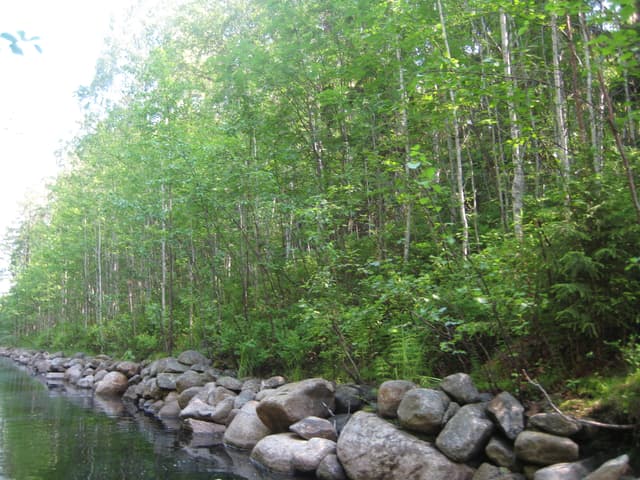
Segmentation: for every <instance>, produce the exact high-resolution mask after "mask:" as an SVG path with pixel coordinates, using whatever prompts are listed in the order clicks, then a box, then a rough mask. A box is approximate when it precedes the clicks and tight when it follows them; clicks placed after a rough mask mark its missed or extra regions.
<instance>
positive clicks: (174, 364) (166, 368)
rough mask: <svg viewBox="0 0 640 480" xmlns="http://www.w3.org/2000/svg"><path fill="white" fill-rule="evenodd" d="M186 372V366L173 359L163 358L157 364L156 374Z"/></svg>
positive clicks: (187, 368)
mask: <svg viewBox="0 0 640 480" xmlns="http://www.w3.org/2000/svg"><path fill="white" fill-rule="evenodd" d="M187 370H189V367H188V366H187V365H185V364H184V363H180V362H179V361H178V360H176V359H175V358H173V357H167V358H164V359H162V360H160V361H159V363H158V373H184V372H186V371H187Z"/></svg>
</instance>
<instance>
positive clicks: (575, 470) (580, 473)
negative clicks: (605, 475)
mask: <svg viewBox="0 0 640 480" xmlns="http://www.w3.org/2000/svg"><path fill="white" fill-rule="evenodd" d="M593 467H594V462H593V460H591V459H588V460H583V461H581V462H571V463H557V464H555V465H551V466H549V467H544V468H541V469H539V470H536V472H535V474H534V475H533V478H534V480H581V479H583V478H585V476H586V475H588V474H589V472H591V471H592V470H593Z"/></svg>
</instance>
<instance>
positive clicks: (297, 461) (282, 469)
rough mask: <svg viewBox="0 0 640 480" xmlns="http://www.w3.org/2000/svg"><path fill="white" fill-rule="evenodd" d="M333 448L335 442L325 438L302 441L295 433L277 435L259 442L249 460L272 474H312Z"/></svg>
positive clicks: (333, 450)
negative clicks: (297, 472)
mask: <svg viewBox="0 0 640 480" xmlns="http://www.w3.org/2000/svg"><path fill="white" fill-rule="evenodd" d="M335 448H336V447H335V442H332V441H331V440H327V439H325V438H312V439H311V440H303V439H301V438H300V437H298V436H297V435H296V434H295V433H278V434H275V435H269V436H267V437H264V438H263V439H262V440H260V441H259V442H258V443H257V444H256V446H255V447H254V448H253V450H252V451H251V459H252V460H253V461H254V462H257V463H258V464H260V465H262V466H264V467H265V468H267V469H268V470H271V471H273V472H279V473H284V474H287V475H293V474H294V473H295V472H296V471H299V472H314V471H315V470H316V469H317V468H318V465H319V464H320V462H321V461H322V459H323V458H324V457H325V456H327V455H329V454H330V453H335Z"/></svg>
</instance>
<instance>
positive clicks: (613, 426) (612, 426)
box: [522, 370, 640, 430]
mask: <svg viewBox="0 0 640 480" xmlns="http://www.w3.org/2000/svg"><path fill="white" fill-rule="evenodd" d="M522 374H523V375H524V378H525V379H526V380H527V382H529V383H530V384H531V385H533V386H534V387H536V388H537V389H538V390H540V391H541V392H542V394H543V395H544V397H545V398H546V400H547V402H548V403H549V406H550V407H551V408H552V409H553V410H554V411H555V412H556V413H557V414H558V415H560V416H561V417H562V418H564V419H565V420H568V421H570V422H579V423H581V424H583V425H591V426H593V427H600V428H610V429H614V430H633V429H635V428H638V427H640V424H637V423H636V424H627V425H616V424H614V423H602V422H598V421H596V420H587V419H584V418H575V417H572V416H570V415H567V414H566V413H564V412H563V411H562V410H560V409H559V408H558V407H557V406H556V404H555V403H553V400H551V397H550V396H549V394H548V393H547V391H546V390H545V389H544V388H543V387H542V385H540V384H539V383H538V382H534V381H533V380H532V379H531V377H530V376H529V374H528V373H527V371H526V370H522Z"/></svg>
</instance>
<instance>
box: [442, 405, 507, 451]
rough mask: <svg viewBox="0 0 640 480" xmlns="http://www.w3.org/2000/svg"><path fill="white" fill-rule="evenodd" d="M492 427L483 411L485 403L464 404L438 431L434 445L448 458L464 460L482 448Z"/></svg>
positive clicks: (489, 436) (489, 435) (491, 431)
mask: <svg viewBox="0 0 640 480" xmlns="http://www.w3.org/2000/svg"><path fill="white" fill-rule="evenodd" d="M493 429H494V425H493V422H491V420H489V418H487V415H486V413H485V404H483V403H474V404H469V405H465V406H463V407H461V408H460V410H458V413H456V414H455V415H454V416H453V418H452V419H451V420H449V422H448V423H447V425H446V426H445V427H444V429H443V430H442V432H440V435H438V438H436V446H437V447H438V448H439V449H440V451H441V452H442V453H444V454H445V455H446V456H447V457H449V458H450V459H452V460H454V461H456V462H466V461H468V460H471V459H472V458H474V457H476V456H477V455H478V454H479V453H481V452H482V451H483V450H484V448H485V446H486V445H487V442H488V441H489V439H490V438H491V434H492V433H493Z"/></svg>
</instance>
